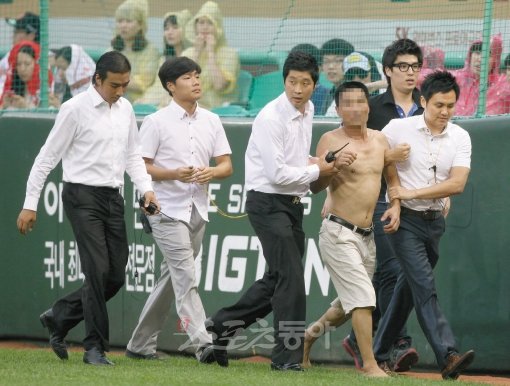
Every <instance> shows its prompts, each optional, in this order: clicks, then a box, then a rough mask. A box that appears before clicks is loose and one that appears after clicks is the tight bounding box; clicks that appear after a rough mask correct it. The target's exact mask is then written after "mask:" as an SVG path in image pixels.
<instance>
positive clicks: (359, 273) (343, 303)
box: [319, 219, 375, 315]
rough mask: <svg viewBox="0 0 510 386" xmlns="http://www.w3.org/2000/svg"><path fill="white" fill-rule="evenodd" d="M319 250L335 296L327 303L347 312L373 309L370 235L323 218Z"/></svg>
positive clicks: (373, 266) (372, 240) (373, 248)
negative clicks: (364, 234) (356, 309)
mask: <svg viewBox="0 0 510 386" xmlns="http://www.w3.org/2000/svg"><path fill="white" fill-rule="evenodd" d="M319 249H320V252H321V257H322V261H323V262H324V264H325V265H326V267H327V269H328V271H329V275H330V277H331V281H332V282H333V285H334V286H335V289H336V291H337V294H338V298H337V299H335V300H334V301H333V302H332V303H331V305H332V306H333V307H338V308H343V309H344V311H345V314H346V315H348V314H350V313H351V312H352V310H353V309H355V308H367V307H372V308H375V291H374V286H373V285H372V276H373V275H374V270H375V241H374V234H373V233H371V234H370V235H369V236H361V235H360V234H358V233H355V232H353V231H351V230H350V229H348V228H345V227H343V226H342V225H340V224H337V223H335V222H333V221H330V220H327V219H324V220H323V221H322V226H321V230H320V232H319Z"/></svg>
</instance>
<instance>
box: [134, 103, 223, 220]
mask: <svg viewBox="0 0 510 386" xmlns="http://www.w3.org/2000/svg"><path fill="white" fill-rule="evenodd" d="M140 139H141V143H142V156H143V157H146V158H150V159H153V160H154V166H157V167H160V168H164V169H177V168H179V167H183V166H194V167H201V166H209V161H210V160H211V158H214V157H219V156H222V155H226V154H231V153H232V151H231V150H230V145H229V143H228V140H227V136H226V135H225V130H224V129H223V125H222V124H221V121H220V118H219V117H218V116H217V115H216V114H214V113H211V112H210V111H207V110H205V109H203V108H201V107H200V106H197V108H196V110H195V113H194V114H193V115H192V116H190V115H188V113H187V112H186V111H185V110H184V109H183V108H182V107H181V106H179V105H178V104H177V103H176V102H175V101H173V100H172V101H171V102H170V104H169V105H168V106H167V107H165V108H164V109H161V110H159V111H157V112H155V113H154V114H151V115H148V116H147V117H145V119H144V121H143V123H142V126H141V127H140ZM153 184H154V191H155V193H156V195H157V197H158V201H159V203H160V205H161V211H162V212H163V213H164V214H166V215H168V216H170V217H172V218H176V219H179V220H182V221H185V222H187V223H189V221H190V218H191V211H192V209H193V204H194V205H195V207H196V208H197V210H198V213H199V214H200V216H201V217H202V218H203V219H204V220H206V221H208V219H209V218H208V214H207V213H208V210H207V204H208V201H209V200H208V192H207V190H208V186H207V185H201V184H196V183H185V182H181V181H177V180H163V181H154V182H153Z"/></svg>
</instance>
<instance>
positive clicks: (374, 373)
mask: <svg viewBox="0 0 510 386" xmlns="http://www.w3.org/2000/svg"><path fill="white" fill-rule="evenodd" d="M361 373H362V374H363V375H364V376H365V377H369V378H387V377H389V375H388V374H386V372H384V371H383V370H381V369H380V368H379V366H377V365H375V366H363V368H362V369H361Z"/></svg>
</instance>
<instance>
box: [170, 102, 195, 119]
mask: <svg viewBox="0 0 510 386" xmlns="http://www.w3.org/2000/svg"><path fill="white" fill-rule="evenodd" d="M169 107H170V110H171V111H172V112H173V113H175V114H176V115H177V116H178V117H179V118H180V119H181V120H185V119H191V120H194V119H197V115H198V113H199V110H200V107H199V106H198V103H197V104H196V108H195V111H194V112H193V114H192V115H189V114H188V112H187V111H186V110H184V109H183V108H182V106H180V105H179V104H178V103H177V102H175V101H174V100H173V99H172V100H171V101H170V106H169Z"/></svg>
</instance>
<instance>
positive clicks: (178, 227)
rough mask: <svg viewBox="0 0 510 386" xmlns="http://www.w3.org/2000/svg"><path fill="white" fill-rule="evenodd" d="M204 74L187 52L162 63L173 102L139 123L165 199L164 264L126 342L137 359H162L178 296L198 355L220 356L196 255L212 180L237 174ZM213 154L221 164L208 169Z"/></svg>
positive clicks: (159, 218) (158, 235)
mask: <svg viewBox="0 0 510 386" xmlns="http://www.w3.org/2000/svg"><path fill="white" fill-rule="evenodd" d="M200 72H201V68H200V66H199V65H198V64H197V63H195V62H194V61H193V60H191V59H189V58H187V57H184V56H182V57H174V58H171V59H168V60H167V61H166V62H165V63H163V65H162V66H161V68H160V70H159V78H160V80H161V83H162V85H163V87H164V88H165V90H167V92H169V93H170V96H171V97H172V101H171V102H170V104H169V105H168V106H167V107H165V108H164V109H161V110H159V111H158V112H156V113H154V114H151V115H148V116H147V117H146V118H145V119H144V121H143V123H142V126H141V128H140V139H141V142H142V156H143V158H144V160H145V164H146V166H147V171H148V172H149V174H150V175H151V176H152V179H153V180H154V190H155V192H156V194H157V195H158V198H159V201H160V204H161V213H159V214H157V215H155V216H151V217H149V222H150V225H151V227H152V234H153V236H154V239H155V240H156V243H157V244H158V246H159V249H160V250H161V252H162V254H163V261H162V262H161V275H160V277H159V279H158V281H157V283H156V285H155V287H154V290H153V291H152V293H151V294H150V295H149V298H148V299H147V302H146V303H145V306H144V308H143V310H142V313H141V315H140V318H139V320H138V325H137V326H136V327H135V330H134V331H133V335H132V337H131V340H130V341H129V343H128V345H127V350H126V356H127V357H129V358H133V359H157V357H158V356H157V354H156V348H157V338H158V334H159V332H160V331H161V330H162V328H163V325H164V322H165V320H166V317H167V315H168V311H169V309H170V305H171V304H172V301H173V300H174V299H175V306H176V308H177V314H178V315H179V317H180V319H181V323H182V325H183V326H185V330H186V332H187V334H188V336H189V339H190V343H191V346H192V347H193V348H194V349H195V355H196V357H197V359H198V360H199V361H200V362H203V363H210V362H212V361H214V355H213V348H212V342H211V336H210V335H209V334H208V333H207V332H206V330H205V324H204V323H205V311H204V307H203V305H202V301H201V299H200V295H199V294H198V289H197V286H196V276H195V258H196V257H197V255H198V253H199V252H200V247H201V244H202V239H203V236H204V232H205V225H206V223H207V221H208V215H207V209H208V208H207V204H208V195H207V185H208V183H209V181H211V180H212V179H213V178H214V179H222V178H226V177H228V176H230V175H231V174H232V162H231V160H230V154H231V150H230V146H229V143H228V140H227V136H226V135H225V130H224V129H223V125H222V124H221V121H220V118H219V117H218V116H217V115H216V114H214V113H211V112H210V111H207V110H205V109H203V108H201V107H200V106H198V104H197V101H198V100H199V98H200V97H201V95H202V91H201V87H200ZM211 159H214V163H215V166H209V161H210V160H211ZM174 293H175V294H174Z"/></svg>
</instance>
